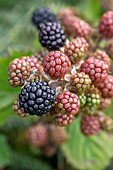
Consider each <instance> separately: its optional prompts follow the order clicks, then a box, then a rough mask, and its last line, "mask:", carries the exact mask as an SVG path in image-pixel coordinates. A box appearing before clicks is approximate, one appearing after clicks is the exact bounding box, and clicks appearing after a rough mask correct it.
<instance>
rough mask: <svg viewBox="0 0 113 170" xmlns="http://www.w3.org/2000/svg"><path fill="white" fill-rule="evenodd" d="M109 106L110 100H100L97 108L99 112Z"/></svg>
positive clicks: (102, 98)
mask: <svg viewBox="0 0 113 170" xmlns="http://www.w3.org/2000/svg"><path fill="white" fill-rule="evenodd" d="M110 105H111V99H110V98H104V97H101V98H100V104H99V106H98V109H99V110H103V109H105V108H107V107H109V106H110Z"/></svg>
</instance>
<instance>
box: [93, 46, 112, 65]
mask: <svg viewBox="0 0 113 170" xmlns="http://www.w3.org/2000/svg"><path fill="white" fill-rule="evenodd" d="M94 56H95V58H97V59H99V60H102V61H104V62H105V63H106V64H108V66H110V64H111V61H110V58H109V55H108V54H107V53H106V52H105V51H103V50H100V49H98V50H96V51H95V53H94Z"/></svg>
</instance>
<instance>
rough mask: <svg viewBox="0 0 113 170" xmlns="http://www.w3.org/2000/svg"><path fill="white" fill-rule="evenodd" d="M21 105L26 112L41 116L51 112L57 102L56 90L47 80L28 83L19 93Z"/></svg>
mask: <svg viewBox="0 0 113 170" xmlns="http://www.w3.org/2000/svg"><path fill="white" fill-rule="evenodd" d="M19 100H20V102H19V106H20V107H21V108H23V109H24V112H25V113H29V114H30V115H37V116H41V115H43V114H46V113H47V112H49V111H50V110H51V108H52V105H53V103H54V102H55V90H52V89H51V87H50V86H49V85H48V83H47V82H40V81H38V80H37V81H36V80H35V81H33V82H30V83H27V84H26V85H25V86H24V87H23V88H22V90H21V93H20V94H19Z"/></svg>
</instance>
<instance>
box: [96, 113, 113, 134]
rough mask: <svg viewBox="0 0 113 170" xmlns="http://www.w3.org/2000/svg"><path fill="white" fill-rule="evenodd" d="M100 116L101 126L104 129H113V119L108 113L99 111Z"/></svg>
mask: <svg viewBox="0 0 113 170" xmlns="http://www.w3.org/2000/svg"><path fill="white" fill-rule="evenodd" d="M98 116H99V121H100V127H101V128H102V129H103V130H107V131H110V130H113V119H112V118H111V117H110V116H108V115H106V114H105V113H104V112H101V111H100V112H98Z"/></svg>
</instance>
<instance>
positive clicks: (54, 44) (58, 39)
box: [39, 22, 66, 50]
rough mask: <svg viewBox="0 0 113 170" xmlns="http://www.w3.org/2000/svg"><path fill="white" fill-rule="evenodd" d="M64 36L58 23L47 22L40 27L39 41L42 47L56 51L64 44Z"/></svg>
mask: <svg viewBox="0 0 113 170" xmlns="http://www.w3.org/2000/svg"><path fill="white" fill-rule="evenodd" d="M65 39H66V37H65V34H64V30H63V29H62V27H61V25H60V23H57V22H47V23H45V24H42V25H41V29H40V32H39V40H40V43H41V44H42V46H43V47H46V48H47V49H49V50H58V49H59V48H60V47H62V46H63V45H64V43H65Z"/></svg>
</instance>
